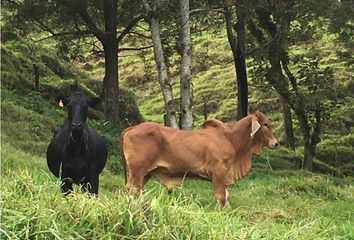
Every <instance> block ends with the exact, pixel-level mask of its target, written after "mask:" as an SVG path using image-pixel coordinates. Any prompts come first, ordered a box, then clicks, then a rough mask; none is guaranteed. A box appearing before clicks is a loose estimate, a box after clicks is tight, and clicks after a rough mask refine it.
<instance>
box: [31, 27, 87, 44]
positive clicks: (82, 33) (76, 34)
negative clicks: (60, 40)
mask: <svg viewBox="0 0 354 240" xmlns="http://www.w3.org/2000/svg"><path fill="white" fill-rule="evenodd" d="M51 34H52V35H51V36H49V37H44V38H41V39H38V40H36V41H35V42H41V41H44V40H47V39H50V38H55V37H62V36H70V35H72V36H84V35H89V34H92V31H91V30H82V31H80V30H79V31H75V32H61V33H55V32H53V33H51Z"/></svg>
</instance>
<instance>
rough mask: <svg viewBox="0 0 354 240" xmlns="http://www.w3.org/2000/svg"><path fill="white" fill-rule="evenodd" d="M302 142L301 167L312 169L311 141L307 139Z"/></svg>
mask: <svg viewBox="0 0 354 240" xmlns="http://www.w3.org/2000/svg"><path fill="white" fill-rule="evenodd" d="M305 141H306V142H305V143H304V159H303V163H302V168H304V169H307V170H310V171H312V169H313V157H314V156H313V154H312V152H311V148H312V147H311V143H310V141H309V139H306V140H305Z"/></svg>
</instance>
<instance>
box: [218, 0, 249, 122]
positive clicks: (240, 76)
mask: <svg viewBox="0 0 354 240" xmlns="http://www.w3.org/2000/svg"><path fill="white" fill-rule="evenodd" d="M235 6H236V19H237V22H236V24H235V26H233V23H232V19H233V16H232V10H231V6H230V5H229V4H228V3H227V1H225V2H224V17H225V23H226V32H227V38H228V41H229V44H230V47H231V51H232V55H233V58H234V65H235V70H236V84H237V113H236V118H237V119H241V118H243V117H246V116H247V114H248V82H247V69H246V45H245V44H246V42H245V35H246V32H245V18H246V13H247V6H246V4H245V2H244V0H235ZM234 31H235V32H236V36H235V34H234Z"/></svg>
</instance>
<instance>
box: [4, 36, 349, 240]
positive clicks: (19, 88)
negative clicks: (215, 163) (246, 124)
mask: <svg viewBox="0 0 354 240" xmlns="http://www.w3.org/2000/svg"><path fill="white" fill-rule="evenodd" d="M204 38H208V39H214V37H212V36H210V35H209V36H208V35H204V36H200V38H198V39H196V40H195V42H196V43H197V45H196V46H195V51H196V53H195V55H196V56H200V58H202V56H203V55H202V54H206V53H205V48H206V46H205V41H204V40H205V39H204ZM219 41H223V43H222V44H221V43H220V42H219V43H218V42H213V43H210V45H209V46H208V48H212V49H214V50H215V49H218V50H217V51H216V52H218V53H219V54H220V55H219V54H215V52H214V50H213V54H215V55H211V54H212V52H211V51H210V52H207V55H208V57H205V56H204V58H202V59H200V58H197V57H196V58H194V59H195V61H196V63H198V64H197V65H196V68H198V69H194V71H195V72H198V74H196V75H195V78H194V80H193V85H194V93H195V112H196V114H197V122H196V126H198V125H199V124H200V123H201V122H202V117H201V115H202V114H200V113H201V112H199V113H198V111H201V110H200V109H199V108H201V107H202V105H203V96H206V98H207V97H208V96H209V100H208V101H209V104H210V108H211V110H210V114H209V116H210V117H219V118H222V119H223V120H231V119H232V118H233V117H232V116H233V111H234V98H235V95H234V92H235V91H234V87H233V71H234V70H233V67H232V65H231V64H230V63H227V64H224V65H218V64H213V61H216V60H215V59H216V58H217V57H220V56H225V57H222V62H225V63H226V62H228V60H229V57H230V56H229V53H228V50H227V44H226V43H225V41H224V40H222V39H221V38H220V39H219ZM26 48H27V47H26V46H25V45H23V44H20V43H9V44H5V45H4V46H2V65H1V69H2V73H1V74H2V76H1V77H2V89H1V187H0V190H1V198H0V205H1V225H0V238H1V239H237V238H238V239H261V238H267V239H284V238H288V239H352V238H354V229H353V227H352V226H353V225H354V205H353V204H352V203H353V201H354V184H353V182H354V181H353V180H354V179H353V177H341V178H339V177H333V176H330V175H325V174H318V173H311V172H307V171H301V170H298V169H297V166H296V164H295V162H296V161H297V159H299V158H301V149H297V150H296V151H295V152H292V151H290V150H287V149H286V148H282V147H281V148H279V149H277V150H274V151H268V150H266V151H265V152H264V153H263V155H262V156H261V157H257V158H255V159H254V162H253V170H252V171H251V172H250V174H248V176H247V177H246V178H244V179H242V180H239V181H237V182H236V183H235V184H234V185H232V186H230V188H229V191H230V194H231V208H230V209H219V208H218V207H217V206H216V204H215V200H214V197H213V190H212V186H211V184H210V183H208V182H203V181H194V180H190V181H185V182H184V183H183V185H182V187H180V188H177V189H175V191H174V192H173V193H172V194H170V195H169V194H167V191H166V190H165V189H164V188H163V187H162V186H161V185H160V184H158V183H157V182H156V181H150V182H149V183H148V184H147V186H146V187H145V191H144V193H143V195H142V197H141V198H140V199H139V200H136V199H133V198H132V197H130V196H128V195H127V194H126V193H125V191H124V180H123V176H122V174H121V171H120V165H119V159H118V155H117V150H116V138H117V136H118V135H119V133H120V131H121V128H122V127H121V126H115V125H112V124H110V123H106V122H104V121H102V120H101V119H102V113H101V111H100V109H97V110H93V111H91V112H90V120H89V124H91V125H92V126H94V127H95V128H97V129H98V130H99V131H100V132H101V133H102V134H103V135H104V136H105V137H106V139H107V142H108V144H109V149H110V158H109V160H108V164H107V167H106V169H105V170H104V172H103V174H102V176H101V179H100V180H101V181H100V194H99V197H98V198H95V197H89V196H87V195H85V194H83V193H82V192H81V191H80V189H75V192H74V193H73V194H72V195H71V196H69V197H66V198H65V197H63V196H62V195H61V193H60V182H59V181H58V180H57V179H55V178H54V177H53V176H52V175H51V173H50V172H49V170H48V168H47V166H46V160H45V151H46V147H47V144H48V143H49V141H50V139H51V137H52V135H53V130H54V129H56V128H57V127H58V126H60V125H61V123H62V121H63V119H64V118H65V116H66V113H65V111H64V110H63V109H61V108H59V107H58V106H56V105H55V104H54V101H53V97H54V96H55V95H56V94H57V93H66V94H69V93H70V92H72V91H73V90H74V89H75V88H78V89H80V90H81V91H84V92H85V93H87V94H91V95H96V94H97V89H96V88H95V83H96V82H95V81H97V80H98V79H99V76H102V75H101V73H102V66H101V64H100V63H99V61H97V62H98V63H96V64H92V63H91V65H92V66H94V69H92V70H90V72H89V71H84V70H80V69H77V66H78V65H75V66H73V65H72V64H70V63H68V62H65V61H64V60H62V59H60V58H57V57H55V53H53V50H52V49H50V48H49V49H46V48H39V49H37V51H39V52H40V54H37V55H36V56H37V57H36V58H34V57H33V56H32V55H31V52H30V51H27V50H26ZM198 48H199V50H198ZM199 51H200V52H199ZM43 55H47V57H43ZM209 55H211V56H209ZM38 56H41V57H38ZM205 58H207V59H209V58H211V60H210V61H209V60H208V61H203V59H205ZM48 59H50V60H48ZM212 60H213V61H212ZM121 61H122V62H120V66H121V69H122V73H121V76H122V79H123V85H124V86H125V87H126V88H129V89H131V91H134V93H135V94H136V95H137V103H138V105H139V109H140V111H141V112H142V115H143V116H144V117H145V118H146V119H148V120H155V121H161V120H162V118H161V116H162V114H161V113H162V107H163V103H162V101H161V100H162V99H161V97H160V93H159V90H158V87H157V84H156V83H155V82H154V81H153V78H152V79H150V80H148V81H146V83H144V84H134V83H132V82H130V81H134V80H136V82H135V83H139V81H144V76H142V75H141V72H143V71H141V68H143V65H142V64H141V63H140V62H139V59H133V58H122V59H121ZM176 61H177V60H176ZM33 63H36V64H37V65H38V67H39V71H40V76H41V78H40V81H41V91H40V93H38V92H36V91H33V90H32V88H33V81H32V79H33ZM203 64H204V65H203ZM88 73H92V74H88ZM177 75H178V74H177V69H175V70H174V72H173V71H172V76H173V78H174V83H175V84H174V90H175V91H176V93H177V96H178V85H177V82H178V76H177ZM89 76H90V77H89ZM91 78H92V79H91ZM95 78H96V79H95ZM77 80H78V84H77V83H76V81H77ZM88 86H89V87H88ZM251 89H252V91H251V104H255V105H256V104H257V105H258V104H261V105H262V106H264V107H265V108H267V109H269V110H270V114H271V115H272V117H273V121H274V122H275V131H276V133H277V134H279V133H280V132H281V131H282V130H281V116H280V114H277V113H276V111H274V112H272V110H274V109H273V108H272V104H273V103H274V102H275V101H276V97H271V98H269V99H265V100H261V96H264V94H265V93H261V92H259V91H256V90H255V88H253V86H251ZM132 95H133V94H132V92H129V93H128V94H126V96H127V98H125V99H124V103H126V102H129V103H131V104H129V105H131V106H134V97H132ZM125 105H126V104H125ZM198 109H199V110H198ZM127 112H129V113H131V112H135V114H137V113H136V112H137V111H136V109H134V107H132V108H130V110H129V109H128V110H127ZM128 118H129V117H128ZM123 124H127V123H126V122H125V123H123ZM352 135H353V134H352ZM352 135H347V136H344V137H343V136H341V137H338V136H339V135H338V134H337V135H335V137H338V139H339V140H338V141H339V142H340V143H342V145H343V148H344V150H343V151H342V152H344V153H345V151H348V153H347V154H344V156H345V157H347V158H348V159H349V161H352V159H351V158H350V156H351V155H350V154H352V149H351V148H350V147H349V146H350V145H349V144H350V143H352V141H353V137H352ZM326 141H327V142H325V145H324V146H326V147H325V148H324V149H325V150H326V149H328V148H327V146H328V145H331V144H332V141H331V139H327V140H326ZM347 145H349V146H347ZM348 149H349V150H348Z"/></svg>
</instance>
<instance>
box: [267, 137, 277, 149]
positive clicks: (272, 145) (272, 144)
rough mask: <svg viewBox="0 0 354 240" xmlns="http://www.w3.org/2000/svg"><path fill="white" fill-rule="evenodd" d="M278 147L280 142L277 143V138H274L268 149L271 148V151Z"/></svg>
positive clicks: (269, 142) (270, 141)
mask: <svg viewBox="0 0 354 240" xmlns="http://www.w3.org/2000/svg"><path fill="white" fill-rule="evenodd" d="M276 146H278V141H277V140H276V139H275V138H273V139H271V140H269V141H268V147H269V148H270V149H273V148H275V147H276Z"/></svg>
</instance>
